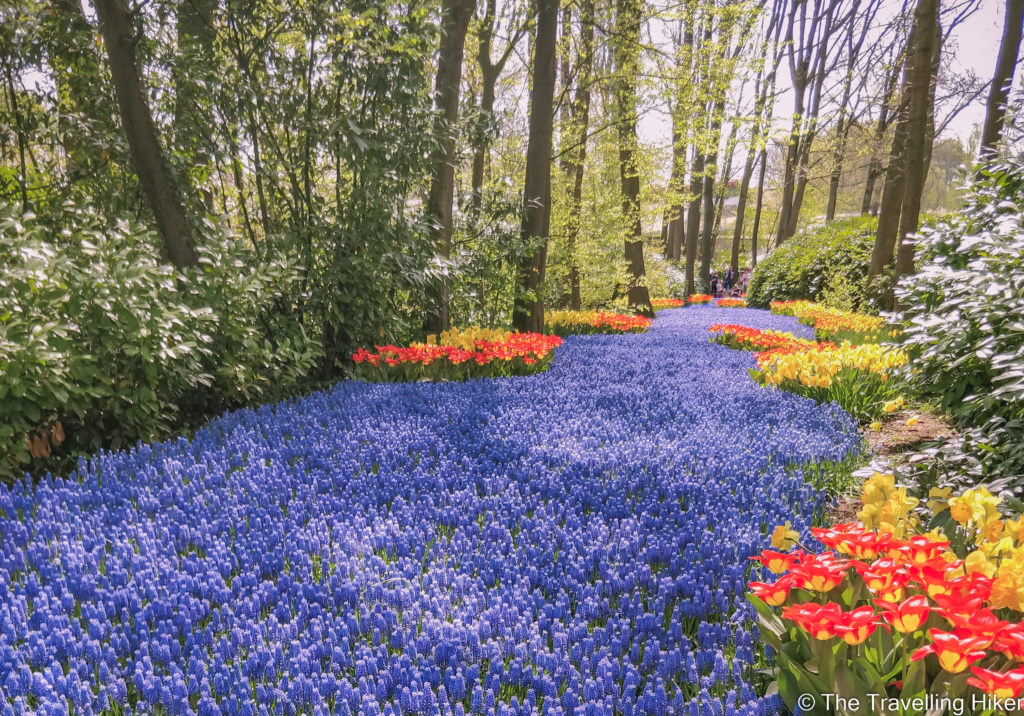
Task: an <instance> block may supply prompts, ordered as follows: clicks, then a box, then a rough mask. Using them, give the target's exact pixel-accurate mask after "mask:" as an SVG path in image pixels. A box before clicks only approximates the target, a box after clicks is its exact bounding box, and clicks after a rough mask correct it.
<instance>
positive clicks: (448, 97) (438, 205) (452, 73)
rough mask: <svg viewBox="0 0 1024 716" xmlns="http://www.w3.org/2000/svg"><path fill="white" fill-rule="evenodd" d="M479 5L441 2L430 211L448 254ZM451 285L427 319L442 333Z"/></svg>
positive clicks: (444, 286)
mask: <svg viewBox="0 0 1024 716" xmlns="http://www.w3.org/2000/svg"><path fill="white" fill-rule="evenodd" d="M475 9H476V0H443V2H442V3H441V47H440V53H439V56H438V60H437V78H436V81H435V85H434V96H435V102H436V106H437V119H436V121H435V124H434V133H435V136H437V137H438V138H439V140H440V147H439V149H438V151H437V152H436V154H435V156H434V168H433V174H432V176H431V179H430V194H429V195H428V198H427V213H428V215H429V217H430V219H431V220H432V221H433V222H434V227H433V229H432V231H431V239H432V241H433V244H434V247H435V248H436V249H437V251H438V252H439V253H440V254H441V255H442V256H443V257H444V258H448V257H449V256H451V250H452V204H453V203H454V201H455V131H456V127H457V125H458V122H459V89H460V85H461V83H462V59H463V54H464V52H465V47H466V32H467V31H468V29H469V21H470V19H471V18H472V17H473V12H474V10H475ZM450 300H451V298H450V288H449V286H448V282H447V281H443V282H442V283H441V285H440V286H439V287H438V289H437V295H436V305H435V306H434V310H433V313H432V314H431V316H430V318H429V319H428V321H427V326H428V330H430V331H431V332H434V333H440V332H441V331H444V330H447V329H448V327H449V323H450V316H449V306H448V302H449V301H450Z"/></svg>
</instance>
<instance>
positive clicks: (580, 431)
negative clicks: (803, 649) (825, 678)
mask: <svg viewBox="0 0 1024 716" xmlns="http://www.w3.org/2000/svg"><path fill="white" fill-rule="evenodd" d="M751 313H752V316H751V318H752V320H756V321H757V323H756V324H755V325H759V326H761V327H763V328H780V327H782V326H783V324H784V323H785V322H786V321H783V320H780V319H776V318H774V317H772V316H770V315H767V314H761V313H758V314H753V312H751ZM706 335H707V334H706V319H705V318H704V317H703V316H702V314H701V313H699V312H689V311H675V312H671V313H669V314H668V315H667V316H665V317H663V318H661V319H659V320H658V321H657V322H655V325H654V326H653V327H652V330H651V331H650V332H649V333H647V334H643V335H637V336H627V337H624V338H623V339H622V340H616V341H612V340H607V341H567V342H566V344H565V345H563V346H562V347H560V348H559V349H558V351H559V360H558V361H556V362H555V363H554V364H552V366H551V369H550V370H548V371H547V372H546V373H544V374H542V375H539V376H537V377H536V378H535V379H532V380H528V381H471V382H468V383H446V384H440V383H430V384H418V385H417V384H367V383H361V382H357V381H345V382H343V383H339V384H338V385H337V386H335V387H334V388H332V389H331V390H329V391H325V392H321V393H317V394H314V395H311V396H308V397H305V398H302V399H299V400H293V401H288V402H285V403H281V404H279V405H275V406H265V407H262V408H259V409H256V410H242V411H238V412H235V413H230V414H227V415H225V416H224V417H223V418H221V419H219V420H217V421H214V422H213V423H212V424H211V425H210V426H209V427H208V428H205V429H202V430H200V431H198V432H197V433H196V434H195V436H194V437H193V438H192V439H191V440H185V439H179V440H177V441H174V442H168V443H162V444H156V445H152V446H150V445H146V446H140V447H138V448H135V449H133V450H132V451H130V452H116V453H104V454H103V455H101V456H99V457H97V458H95V459H93V460H92V461H91V462H89V463H86V462H85V461H83V462H82V463H80V469H79V472H78V474H76V475H73V476H72V477H71V478H69V479H68V480H66V481H55V480H51V479H48V478H47V479H44V480H43V481H41V482H40V483H39V484H38V485H36V486H26V485H25V484H21V483H19V484H18V485H17V486H15V487H14V488H12V489H7V488H3V487H0V534H2V535H3V550H2V551H0V577H2V579H0V655H2V656H0V707H2V708H3V709H4V713H5V714H11V713H14V714H22V715H23V716H28V715H29V714H31V713H39V714H57V713H62V714H66V713H68V711H69V708H70V704H74V713H75V714H88V713H92V714H108V715H109V716H122V715H124V716H126V715H127V714H133V715H135V716H143V715H146V716H152V715H153V714H168V715H173V714H180V715H181V716H192V714H196V715H197V716H216V715H217V714H228V715H229V716H234V715H237V716H260V715H262V716H268V715H270V714H279V713H280V714H284V715H287V714H293V715H295V714H307V715H308V714H313V715H314V716H317V715H319V716H328V714H333V716H357V715H358V716H399V715H402V716H405V715H410V714H419V715H421V716H427V715H430V714H435V715H437V714H444V715H455V716H459V715H460V714H489V715H491V716H493V714H495V713H497V714H499V715H500V714H505V715H506V716H540V714H547V715H548V716H577V715H579V714H582V713H584V712H587V713H593V714H594V715H595V716H611V715H612V714H633V715H634V716H640V715H641V714H643V715H647V714H650V715H652V716H653V715H654V714H669V713H671V714H689V713H697V712H700V713H710V714H715V713H720V714H726V713H728V714H733V713H736V714H739V715H740V716H755V715H757V716H767V715H768V714H773V713H778V712H779V710H780V709H781V702H780V700H779V697H778V696H777V695H772V696H765V691H764V689H765V688H766V687H767V680H766V678H765V677H764V676H762V675H760V674H757V673H756V672H755V668H757V667H759V666H760V656H759V652H760V649H761V647H760V641H761V637H759V636H758V628H759V627H758V626H757V624H756V615H755V614H754V611H753V608H752V606H751V605H750V604H749V603H748V602H747V601H746V599H745V598H744V592H745V584H746V581H747V580H746V572H747V569H748V561H747V557H749V556H752V555H756V554H758V553H760V551H761V550H762V549H763V548H764V547H766V546H767V544H768V543H767V538H766V537H765V533H764V532H763V529H764V528H765V527H766V526H771V525H774V524H778V523H781V522H784V521H790V522H791V523H792V524H793V525H795V526H796V527H795V529H797V530H800V531H805V530H806V529H807V528H808V526H810V525H811V524H813V520H815V519H816V516H817V515H818V514H820V510H821V508H822V506H823V504H824V502H825V499H826V498H825V496H824V494H823V493H821V492H818V491H817V490H815V489H814V488H812V487H811V486H810V485H809V484H807V483H805V481H804V476H803V472H802V470H801V468H800V467H799V466H800V465H802V464H804V463H806V462H807V461H808V460H812V459H816V460H821V459H833V460H840V459H843V458H844V457H845V456H847V455H849V454H850V453H851V452H852V451H855V450H857V448H858V445H859V441H860V437H859V435H858V433H857V431H856V429H855V426H854V425H853V424H852V422H851V421H850V420H849V418H848V417H847V416H846V415H845V414H844V413H842V412H841V411H839V410H837V409H835V408H833V407H832V406H820V407H818V406H813V405H808V403H807V401H805V400H803V399H801V398H799V397H797V396H793V395H790V394H787V393H784V392H781V391H764V390H760V389H759V388H757V387H756V386H754V385H753V384H752V383H751V382H750V380H749V379H748V378H747V375H746V372H745V370H746V365H747V363H748V362H749V356H747V355H746V354H741V353H738V352H736V353H726V354H725V355H723V354H722V351H721V350H720V349H718V348H717V347H716V346H712V345H710V344H709V343H708V341H707V338H706ZM680 356H685V363H683V362H682V361H681V359H680ZM670 710H671V711H670Z"/></svg>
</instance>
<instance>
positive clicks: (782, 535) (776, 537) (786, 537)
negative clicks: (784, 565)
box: [772, 520, 800, 551]
mask: <svg viewBox="0 0 1024 716" xmlns="http://www.w3.org/2000/svg"><path fill="white" fill-rule="evenodd" d="M792 527H793V526H792V525H791V524H790V522H789V521H788V520H787V521H786V524H785V525H779V526H778V527H776V528H775V529H774V530H773V531H772V547H774V548H775V549H780V550H783V551H785V550H789V549H792V548H793V546H794V545H795V544H796V543H797V541H798V540H799V539H800V533H799V532H797V531H796V530H794V529H792Z"/></svg>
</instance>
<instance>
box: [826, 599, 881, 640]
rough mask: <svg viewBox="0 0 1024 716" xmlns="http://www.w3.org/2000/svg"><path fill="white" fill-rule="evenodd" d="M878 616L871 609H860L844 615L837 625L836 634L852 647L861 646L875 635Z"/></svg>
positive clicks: (866, 607) (865, 607)
mask: <svg viewBox="0 0 1024 716" xmlns="http://www.w3.org/2000/svg"><path fill="white" fill-rule="evenodd" d="M878 624H879V621H878V615H877V614H875V612H874V610H873V609H872V608H871V607H868V606H864V607H858V608H856V609H854V610H853V611H851V612H846V613H845V614H843V615H842V616H841V617H840V618H839V620H838V621H837V622H836V624H835V630H836V634H838V635H839V636H840V637H842V639H843V641H845V642H846V643H847V644H850V645H856V644H861V643H863V642H864V640H865V639H867V638H868V637H869V636H871V635H872V634H874V633H875V629H876V628H877V627H878Z"/></svg>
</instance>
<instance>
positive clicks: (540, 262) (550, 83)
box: [512, 0, 558, 333]
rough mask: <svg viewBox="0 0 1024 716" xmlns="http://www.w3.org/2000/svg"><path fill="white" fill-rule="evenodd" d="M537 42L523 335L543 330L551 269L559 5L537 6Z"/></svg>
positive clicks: (519, 303) (519, 322)
mask: <svg viewBox="0 0 1024 716" xmlns="http://www.w3.org/2000/svg"><path fill="white" fill-rule="evenodd" d="M537 6H538V8H537V39H536V42H535V44H534V54H533V87H532V88H531V89H530V137H529V144H528V145H527V150H526V179H525V182H524V185H523V199H524V201H525V202H526V211H525V213H524V214H523V225H522V236H523V239H524V240H529V241H535V242H538V243H539V245H538V246H537V247H536V248H535V249H534V251H533V253H532V254H531V255H530V257H529V258H527V259H524V260H523V262H522V263H521V264H520V266H519V280H520V282H521V288H522V290H523V291H525V292H528V293H529V294H531V295H530V297H529V298H523V297H521V296H518V295H517V296H516V299H515V305H514V308H513V312H512V325H513V326H515V328H516V330H519V331H531V332H535V333H541V332H543V330H544V295H543V293H544V272H545V270H546V268H547V253H548V244H547V242H548V234H549V226H550V221H551V132H552V128H553V125H554V117H553V114H552V112H553V106H554V96H555V82H556V64H557V58H556V55H557V51H556V50H557V45H558V0H538V1H537Z"/></svg>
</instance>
